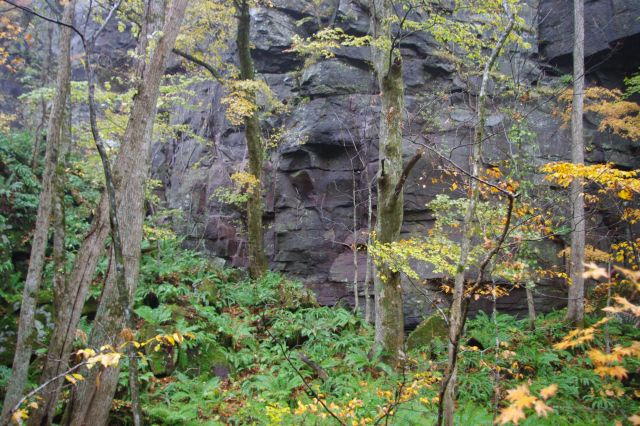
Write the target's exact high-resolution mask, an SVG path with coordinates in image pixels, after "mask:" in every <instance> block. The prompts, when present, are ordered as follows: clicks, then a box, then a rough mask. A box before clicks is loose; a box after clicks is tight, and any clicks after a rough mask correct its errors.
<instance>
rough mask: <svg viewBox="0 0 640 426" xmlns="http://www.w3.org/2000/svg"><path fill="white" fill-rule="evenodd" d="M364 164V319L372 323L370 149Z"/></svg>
mask: <svg viewBox="0 0 640 426" xmlns="http://www.w3.org/2000/svg"><path fill="white" fill-rule="evenodd" d="M363 164H364V180H365V182H366V185H367V260H366V265H365V268H366V269H365V273H364V320H365V321H366V322H367V323H369V324H370V323H371V297H370V296H371V295H370V294H369V292H370V289H371V281H372V278H371V275H372V272H373V261H372V259H371V250H370V247H371V225H372V224H373V194H372V192H373V191H372V189H371V180H370V179H369V150H367V158H366V160H365V161H364V162H363Z"/></svg>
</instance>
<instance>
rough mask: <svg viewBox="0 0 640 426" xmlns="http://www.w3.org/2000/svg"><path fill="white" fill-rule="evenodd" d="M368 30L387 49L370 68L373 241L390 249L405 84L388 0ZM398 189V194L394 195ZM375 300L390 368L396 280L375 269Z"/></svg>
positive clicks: (380, 342)
mask: <svg viewBox="0 0 640 426" xmlns="http://www.w3.org/2000/svg"><path fill="white" fill-rule="evenodd" d="M370 6H371V7H370V9H371V13H372V16H371V26H372V33H373V37H374V39H377V40H384V41H385V42H386V43H380V44H372V47H371V50H372V62H373V66H374V69H375V71H376V75H377V79H378V84H379V87H380V95H379V96H380V101H381V110H380V126H379V129H378V132H379V142H378V144H379V160H378V178H377V182H378V183H377V185H378V205H377V213H376V238H377V240H378V241H379V242H380V243H382V244H385V243H391V242H394V241H396V240H397V239H398V238H399V237H400V228H401V227H402V220H403V199H404V198H403V193H402V187H401V186H400V187H398V184H399V183H400V179H401V176H402V171H403V167H402V114H403V112H404V83H403V79H402V58H401V57H400V55H399V52H397V53H396V54H395V55H394V52H395V51H396V49H394V48H393V47H391V48H390V47H389V46H388V45H390V44H391V22H390V21H391V19H392V18H393V17H395V13H394V10H393V2H392V1H391V0H371V3H370ZM397 189H399V191H398V190H397ZM374 286H375V287H374V288H375V295H376V318H375V330H376V331H375V343H376V345H377V346H380V347H382V348H383V350H384V353H385V358H386V359H387V360H388V361H389V362H390V364H392V365H396V366H397V365H398V364H399V363H400V361H401V359H402V348H403V343H404V317H403V314H402V287H401V282H400V274H399V273H398V272H394V271H392V270H391V269H390V268H388V267H386V266H385V265H379V266H378V268H377V273H376V275H375V277H374Z"/></svg>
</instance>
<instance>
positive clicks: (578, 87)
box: [567, 0, 586, 327]
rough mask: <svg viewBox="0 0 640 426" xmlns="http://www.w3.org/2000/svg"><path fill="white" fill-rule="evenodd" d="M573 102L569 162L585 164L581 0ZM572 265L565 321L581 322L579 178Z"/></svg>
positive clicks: (576, 13)
mask: <svg viewBox="0 0 640 426" xmlns="http://www.w3.org/2000/svg"><path fill="white" fill-rule="evenodd" d="M573 7H574V10H573V22H574V37H573V105H572V113H571V161H572V162H573V164H584V138H583V129H582V127H583V124H582V115H583V110H584V0H574V2H573ZM571 202H572V203H573V206H572V207H573V214H572V216H571V228H572V229H573V232H572V234H571V264H570V271H569V276H570V278H571V285H570V287H569V301H568V304H567V321H568V322H570V323H572V324H575V325H577V326H578V327H582V326H583V325H584V278H583V276H582V274H583V273H584V245H585V238H586V224H585V216H584V189H583V181H582V179H574V180H573V181H572V182H571Z"/></svg>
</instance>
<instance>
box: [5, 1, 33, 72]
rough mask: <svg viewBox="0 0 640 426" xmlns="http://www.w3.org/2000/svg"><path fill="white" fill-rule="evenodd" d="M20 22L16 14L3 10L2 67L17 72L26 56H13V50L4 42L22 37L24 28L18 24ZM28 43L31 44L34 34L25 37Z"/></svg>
mask: <svg viewBox="0 0 640 426" xmlns="http://www.w3.org/2000/svg"><path fill="white" fill-rule="evenodd" d="M16 22H18V20H17V18H16V15H15V14H14V13H12V12H11V11H9V12H3V14H2V15H1V16H0V43H2V44H0V67H4V68H6V69H7V70H9V71H10V72H16V70H17V67H18V66H20V65H22V64H23V63H24V58H22V57H14V58H11V56H12V55H11V52H10V51H9V50H8V49H7V48H6V47H5V46H4V42H6V41H8V42H11V41H15V40H17V39H18V38H19V37H20V34H21V33H22V28H21V27H20V26H19V25H17V24H16ZM24 39H25V41H26V42H27V43H28V44H31V40H32V36H31V34H27V35H25V37H24Z"/></svg>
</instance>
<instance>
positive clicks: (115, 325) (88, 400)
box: [64, 0, 188, 425]
mask: <svg viewBox="0 0 640 426" xmlns="http://www.w3.org/2000/svg"><path fill="white" fill-rule="evenodd" d="M153 3H155V2H151V3H150V4H153ZM187 4H188V0H174V2H173V3H172V7H171V10H170V11H169V14H168V15H167V19H166V20H165V22H164V26H163V28H162V36H161V37H160V38H159V39H158V41H157V45H156V48H155V49H154V51H153V52H152V53H151V54H149V60H148V61H147V62H145V63H144V64H143V66H141V67H140V70H141V71H142V72H141V74H140V77H141V78H139V79H137V81H139V85H138V88H137V94H136V96H135V98H134V103H133V106H132V110H131V115H130V118H129V122H128V125H127V129H126V131H125V135H124V138H123V141H122V147H123V148H124V147H125V146H130V147H131V148H130V149H129V150H128V154H129V155H127V156H126V157H125V155H124V154H125V153H124V152H121V154H120V155H119V157H118V159H119V160H120V159H122V160H123V161H130V163H131V165H132V166H133V167H126V168H121V167H117V165H116V168H114V184H115V187H116V190H117V192H118V197H117V198H118V201H119V202H118V203H117V218H118V222H119V225H120V231H121V235H122V237H123V238H122V251H123V257H124V278H125V284H126V291H127V294H126V298H127V299H128V304H129V306H131V304H132V303H133V297H134V294H135V289H136V284H137V278H138V273H139V262H140V245H141V242H142V234H143V233H142V223H143V220H144V184H145V181H146V179H147V174H148V167H149V148H150V140H151V131H152V127H153V121H154V117H155V111H156V102H157V98H158V94H159V88H160V82H161V79H162V76H163V74H164V69H165V63H166V59H167V57H168V55H169V53H170V52H171V50H172V49H173V46H174V44H175V40H176V37H177V35H178V32H179V30H180V26H181V23H182V19H183V17H184V12H185V9H186V7H187ZM152 8H153V7H152ZM145 47H146V46H145ZM144 50H146V48H145V49H144ZM115 274H116V271H115V262H111V268H110V270H109V274H108V277H107V282H106V284H105V288H104V290H103V294H102V297H101V300H100V305H99V307H98V313H97V315H96V319H95V324H99V325H100V326H94V327H93V329H92V333H91V337H90V346H91V347H94V348H96V347H100V346H102V345H103V344H119V343H121V342H122V337H121V336H120V333H121V332H122V330H123V328H124V327H125V325H126V324H125V319H126V318H125V313H126V312H125V311H123V308H124V307H123V306H122V303H121V296H122V295H121V294H119V291H118V286H117V282H116V275H115ZM99 370H100V369H95V368H94V369H92V370H89V371H85V376H86V380H84V381H82V382H80V383H79V384H78V385H77V387H76V388H75V389H74V392H73V395H72V397H71V399H70V402H69V406H68V407H67V411H68V414H67V415H66V416H65V417H66V418H65V421H64V423H65V424H70V425H86V424H88V423H89V422H90V423H91V424H92V425H104V424H106V422H107V420H108V414H109V410H110V408H111V401H112V399H113V395H114V393H115V389H116V385H117V382H118V373H119V371H120V366H117V367H110V368H107V369H104V370H102V371H99ZM98 375H99V380H96V379H97V377H98Z"/></svg>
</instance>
